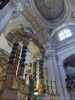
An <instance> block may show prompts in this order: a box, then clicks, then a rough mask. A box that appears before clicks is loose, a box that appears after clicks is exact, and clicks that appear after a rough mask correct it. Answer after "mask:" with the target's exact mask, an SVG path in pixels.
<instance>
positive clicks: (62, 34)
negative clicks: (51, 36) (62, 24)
mask: <svg viewBox="0 0 75 100" xmlns="http://www.w3.org/2000/svg"><path fill="white" fill-rule="evenodd" d="M58 36H59V39H60V41H62V40H64V39H66V38H68V37H70V36H72V33H71V31H70V29H68V28H67V29H63V30H62V31H60V32H59V34H58Z"/></svg>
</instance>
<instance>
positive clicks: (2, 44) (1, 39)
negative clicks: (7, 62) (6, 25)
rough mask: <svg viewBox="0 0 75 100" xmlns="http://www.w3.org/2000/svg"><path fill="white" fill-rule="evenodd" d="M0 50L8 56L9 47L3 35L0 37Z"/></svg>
mask: <svg viewBox="0 0 75 100" xmlns="http://www.w3.org/2000/svg"><path fill="white" fill-rule="evenodd" d="M0 48H1V49H3V50H5V51H6V52H8V53H9V54H10V52H11V47H10V46H9V45H8V43H7V41H6V39H5V37H4V35H3V34H2V35H1V36H0Z"/></svg>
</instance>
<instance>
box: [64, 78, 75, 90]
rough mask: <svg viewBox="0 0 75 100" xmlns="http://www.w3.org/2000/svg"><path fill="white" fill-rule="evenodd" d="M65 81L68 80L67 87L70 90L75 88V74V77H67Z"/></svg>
mask: <svg viewBox="0 0 75 100" xmlns="http://www.w3.org/2000/svg"><path fill="white" fill-rule="evenodd" d="M65 82H66V88H67V89H68V90H70V89H72V88H75V76H73V77H67V78H66V79H65Z"/></svg>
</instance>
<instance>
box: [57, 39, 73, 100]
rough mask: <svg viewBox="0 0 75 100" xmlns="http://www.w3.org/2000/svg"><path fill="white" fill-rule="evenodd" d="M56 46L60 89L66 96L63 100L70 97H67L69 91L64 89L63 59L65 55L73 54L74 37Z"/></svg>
mask: <svg viewBox="0 0 75 100" xmlns="http://www.w3.org/2000/svg"><path fill="white" fill-rule="evenodd" d="M65 43H66V44H65ZM57 48H58V49H57V56H58V68H59V74H60V78H61V83H62V89H63V92H64V96H65V97H66V99H65V100H69V99H70V98H68V97H69V96H70V95H69V92H68V91H67V89H66V83H65V79H66V74H65V70H64V66H63V61H64V60H65V59H66V58H67V57H69V56H71V55H73V54H75V39H74V38H73V40H71V41H67V42H64V43H63V45H62V44H61V45H60V46H58V47H57ZM59 48H60V49H59Z"/></svg>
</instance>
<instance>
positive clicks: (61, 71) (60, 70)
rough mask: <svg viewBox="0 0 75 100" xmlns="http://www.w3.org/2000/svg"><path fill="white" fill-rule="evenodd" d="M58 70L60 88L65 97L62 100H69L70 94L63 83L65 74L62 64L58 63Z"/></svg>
mask: <svg viewBox="0 0 75 100" xmlns="http://www.w3.org/2000/svg"><path fill="white" fill-rule="evenodd" d="M59 72H60V78H61V83H62V90H63V93H64V97H65V99H64V100H70V95H69V93H68V91H67V89H66V83H65V79H66V74H65V71H64V67H63V65H62V64H61V65H59Z"/></svg>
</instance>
